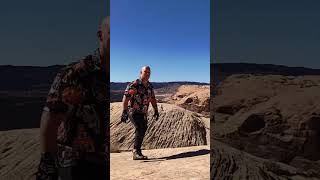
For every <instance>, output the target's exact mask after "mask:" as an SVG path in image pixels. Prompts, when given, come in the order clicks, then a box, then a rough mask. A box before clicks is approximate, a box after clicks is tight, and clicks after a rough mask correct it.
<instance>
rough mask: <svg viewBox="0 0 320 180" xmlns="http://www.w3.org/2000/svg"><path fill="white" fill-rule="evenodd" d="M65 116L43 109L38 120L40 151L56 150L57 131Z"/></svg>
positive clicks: (53, 151)
mask: <svg viewBox="0 0 320 180" xmlns="http://www.w3.org/2000/svg"><path fill="white" fill-rule="evenodd" d="M64 118H65V116H63V114H62V113H52V112H48V111H43V112H42V116H41V122H40V148H41V152H52V153H55V152H56V151H57V131H58V127H59V125H60V123H61V122H62V121H63V120H64Z"/></svg>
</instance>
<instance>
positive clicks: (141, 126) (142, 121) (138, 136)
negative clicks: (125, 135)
mask: <svg viewBox="0 0 320 180" xmlns="http://www.w3.org/2000/svg"><path fill="white" fill-rule="evenodd" d="M130 121H131V122H132V124H133V125H134V127H135V128H136V130H135V139H134V147H133V148H134V149H137V150H139V151H140V150H141V145H142V142H143V138H144V135H145V134H146V131H147V128H148V122H147V119H146V118H145V115H144V114H142V113H133V114H132V115H131V118H130Z"/></svg>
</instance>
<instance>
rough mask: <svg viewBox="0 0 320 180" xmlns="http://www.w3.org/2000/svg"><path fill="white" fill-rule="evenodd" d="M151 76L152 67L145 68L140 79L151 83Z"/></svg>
mask: <svg viewBox="0 0 320 180" xmlns="http://www.w3.org/2000/svg"><path fill="white" fill-rule="evenodd" d="M150 75H151V68H150V66H143V67H142V68H141V70H140V78H141V80H142V81H145V82H147V81H149V78H150Z"/></svg>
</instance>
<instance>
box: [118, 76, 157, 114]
mask: <svg viewBox="0 0 320 180" xmlns="http://www.w3.org/2000/svg"><path fill="white" fill-rule="evenodd" d="M124 95H125V96H126V97H128V98H130V101H129V105H128V110H129V112H139V113H143V114H147V112H148V108H149V103H150V101H151V99H152V98H155V94H154V91H153V86H152V84H151V83H150V82H148V83H147V85H146V86H145V85H144V84H143V83H142V81H141V79H137V80H135V81H133V82H131V83H129V84H128V86H127V88H126V90H125V92H124Z"/></svg>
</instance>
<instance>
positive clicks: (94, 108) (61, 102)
mask: <svg viewBox="0 0 320 180" xmlns="http://www.w3.org/2000/svg"><path fill="white" fill-rule="evenodd" d="M109 21H110V20H109V16H108V17H106V18H105V19H104V20H103V22H102V24H101V27H100V30H99V31H98V33H97V35H98V38H99V43H100V47H99V48H98V49H97V50H96V51H95V52H94V53H93V54H92V55H89V56H86V57H85V58H83V59H82V60H80V61H79V62H75V63H72V64H70V65H67V66H66V67H65V68H63V69H62V70H61V71H60V72H59V73H58V74H57V76H56V78H55V80H54V82H53V84H52V86H51V89H50V91H49V95H48V98H47V101H46V104H45V106H44V108H43V113H42V116H41V125H40V133H41V134H40V140H41V142H40V143H41V158H40V164H39V167H38V172H37V174H36V179H37V180H58V179H61V180H84V179H86V180H89V179H90V180H92V179H101V180H102V179H107V178H108V177H107V176H108V170H109V168H108V167H107V164H108V163H107V161H108V158H109V144H108V139H109V137H108V134H109V132H107V131H108V124H107V123H106V122H107V119H108V117H107V116H108V115H107V111H108V109H107V104H108V103H109V102H108V99H107V98H108V96H107V94H108V91H107V85H108V84H107V83H108V80H109V60H110V50H109V49H110V48H109V47H110V38H109V35H110V33H109V32H110V31H109Z"/></svg>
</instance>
